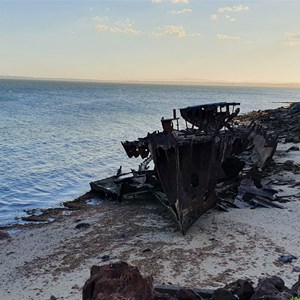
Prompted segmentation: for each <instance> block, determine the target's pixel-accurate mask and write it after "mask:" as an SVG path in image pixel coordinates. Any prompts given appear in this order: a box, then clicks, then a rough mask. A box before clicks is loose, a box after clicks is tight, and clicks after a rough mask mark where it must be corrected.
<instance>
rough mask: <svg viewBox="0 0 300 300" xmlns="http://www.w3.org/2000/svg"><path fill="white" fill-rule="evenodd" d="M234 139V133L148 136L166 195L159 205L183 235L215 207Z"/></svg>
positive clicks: (232, 151) (156, 134)
mask: <svg viewBox="0 0 300 300" xmlns="http://www.w3.org/2000/svg"><path fill="white" fill-rule="evenodd" d="M237 136H238V135H235V134H234V133H233V132H222V133H219V134H218V135H208V134H200V135H195V134H191V135H186V134H183V133H177V132H173V133H172V134H169V135H168V136H164V134H163V133H154V134H152V135H149V136H148V140H149V149H150V152H151V154H152V156H153V161H154V164H155V167H156V171H157V174H158V176H159V179H160V182H161V185H162V188H163V190H164V192H165V194H166V198H165V199H163V201H161V202H162V203H163V204H164V205H165V206H167V207H168V209H170V211H171V212H172V214H173V216H174V217H175V219H176V221H177V222H178V224H179V227H180V230H181V231H182V232H183V233H185V232H186V231H187V230H188V228H189V227H190V226H191V225H192V224H193V223H194V222H195V221H196V220H197V219H198V218H199V217H200V216H201V215H202V214H204V213H205V212H206V211H208V210H209V209H211V208H212V207H213V206H214V205H215V204H216V201H217V198H216V196H215V187H216V184H217V181H218V180H219V179H220V178H222V177H224V176H226V174H225V172H224V170H223V163H224V162H225V161H227V159H228V158H230V157H232V156H233V154H234V151H235V149H234V145H235V144H234V142H235V141H236V138H237ZM245 142H247V141H246V140H245ZM244 147H246V144H245V143H244ZM239 171H240V168H239V169H238V170H237V173H238V172H239ZM235 175H237V174H235ZM158 198H159V197H158Z"/></svg>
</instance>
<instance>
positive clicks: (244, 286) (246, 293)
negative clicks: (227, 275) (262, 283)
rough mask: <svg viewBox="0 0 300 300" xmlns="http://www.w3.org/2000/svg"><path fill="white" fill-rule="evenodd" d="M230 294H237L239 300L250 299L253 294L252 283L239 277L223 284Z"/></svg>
mask: <svg viewBox="0 0 300 300" xmlns="http://www.w3.org/2000/svg"><path fill="white" fill-rule="evenodd" d="M225 289H227V290H228V291H230V292H231V294H232V295H236V296H238V299H239V300H250V299H251V296H252V295H253V294H254V288H253V286H252V283H251V282H250V281H248V280H243V279H239V280H237V281H235V282H232V283H230V284H228V285H226V286H225Z"/></svg>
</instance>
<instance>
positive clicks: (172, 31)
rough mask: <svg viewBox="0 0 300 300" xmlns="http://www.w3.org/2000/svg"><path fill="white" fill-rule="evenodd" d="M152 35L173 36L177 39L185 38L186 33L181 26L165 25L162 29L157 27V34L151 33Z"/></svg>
mask: <svg viewBox="0 0 300 300" xmlns="http://www.w3.org/2000/svg"><path fill="white" fill-rule="evenodd" d="M152 35H156V36H165V35H168V36H174V37H177V38H185V37H187V33H186V31H185V30H184V28H183V26H182V25H167V26H164V27H159V28H158V31H157V32H153V33H152Z"/></svg>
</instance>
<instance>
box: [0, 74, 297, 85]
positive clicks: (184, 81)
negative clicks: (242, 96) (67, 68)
mask: <svg viewBox="0 0 300 300" xmlns="http://www.w3.org/2000/svg"><path fill="white" fill-rule="evenodd" d="M0 79H12V80H36V81H62V82H64V81H65V82H91V83H92V82H95V83H97V82H98V83H120V84H126V83H127V84H128V83H129V84H162V85H164V84H165V85H200V86H201V85H202V86H204V85H208V86H253V87H255V86H257V87H295V88H300V82H277V81H270V82H268V81H260V82H259V81H257V82H256V81H226V80H210V79H170V80H165V79H156V80H153V79H152V80H150V79H141V80H137V79H128V80H120V79H82V78H55V77H34V76H11V75H0Z"/></svg>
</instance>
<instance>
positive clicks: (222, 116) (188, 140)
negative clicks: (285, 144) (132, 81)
mask: <svg viewBox="0 0 300 300" xmlns="http://www.w3.org/2000/svg"><path fill="white" fill-rule="evenodd" d="M239 105H240V103H235V102H233V103H227V102H220V103H212V104H203V105H197V106H189V107H186V108H182V109H179V112H180V115H181V118H182V119H181V118H179V117H177V110H176V109H174V110H173V116H172V118H162V119H161V125H162V130H161V131H155V132H153V133H151V134H148V135H147V136H145V137H143V138H139V139H138V140H136V141H124V142H122V145H123V147H124V150H125V151H126V153H127V155H128V157H129V158H131V157H135V158H137V157H141V158H142V159H144V161H143V162H142V163H141V164H140V165H139V168H138V170H131V172H128V173H122V170H121V168H120V169H119V171H118V172H117V174H116V175H114V176H111V177H109V178H105V179H102V180H99V181H95V182H91V183H90V186H91V189H92V190H93V191H94V192H96V193H98V194H100V196H101V197H106V198H112V199H119V200H122V199H128V198H142V197H150V196H151V197H155V198H156V199H158V200H159V201H160V202H161V203H162V204H163V205H165V206H166V207H167V208H168V209H169V210H170V211H171V213H172V215H173V217H174V219H175V220H176V222H177V224H178V226H179V228H180V230H181V231H182V233H183V234H184V233H185V232H186V231H187V230H188V229H189V228H190V226H191V225H192V224H193V223H194V222H195V221H196V220H197V219H198V218H199V217H200V216H201V215H202V214H204V213H205V212H206V211H208V210H209V209H211V208H212V207H213V206H215V205H216V203H217V200H218V198H217V197H216V192H215V190H216V185H217V183H218V182H222V181H226V180H230V179H232V178H234V177H236V176H238V175H239V173H240V172H241V171H242V170H243V169H244V167H245V166H247V167H248V168H250V169H251V168H264V167H265V166H266V165H267V163H268V162H269V161H270V159H271V158H272V156H273V154H274V152H275V150H276V146H277V137H276V136H274V135H271V134H268V133H267V132H266V131H265V130H264V129H263V128H262V126H261V125H260V124H259V123H255V122H253V123H251V124H250V125H247V126H246V125H237V124H235V121H234V118H235V117H236V116H237V115H238V113H239ZM179 121H181V123H182V121H183V122H184V128H183V129H180V126H179V125H180V124H179ZM181 126H182V125H181ZM151 161H153V166H154V167H153V169H150V168H149V163H150V162H151Z"/></svg>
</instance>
